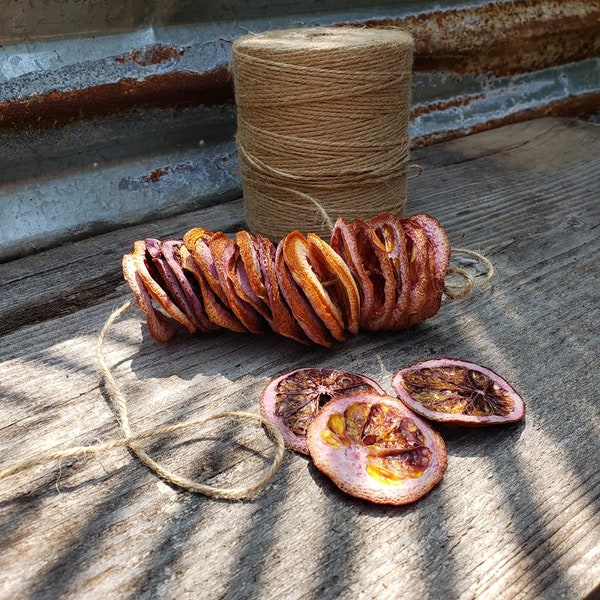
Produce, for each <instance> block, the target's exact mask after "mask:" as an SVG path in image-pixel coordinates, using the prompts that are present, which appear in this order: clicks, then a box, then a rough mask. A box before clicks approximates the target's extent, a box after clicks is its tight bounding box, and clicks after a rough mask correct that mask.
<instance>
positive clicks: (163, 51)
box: [114, 44, 188, 67]
mask: <svg viewBox="0 0 600 600" xmlns="http://www.w3.org/2000/svg"><path fill="white" fill-rule="evenodd" d="M187 49H188V48H173V47H170V46H165V45H163V44H155V45H154V46H150V47H148V48H144V49H142V50H135V51H134V52H130V53H128V54H124V55H122V56H115V58H114V60H115V62H118V63H122V64H123V63H127V62H134V63H135V64H136V65H139V66H140V67H147V66H149V65H158V64H160V63H165V62H169V61H172V60H174V59H176V58H179V57H180V56H183V55H184V54H185V51H186V50H187Z"/></svg>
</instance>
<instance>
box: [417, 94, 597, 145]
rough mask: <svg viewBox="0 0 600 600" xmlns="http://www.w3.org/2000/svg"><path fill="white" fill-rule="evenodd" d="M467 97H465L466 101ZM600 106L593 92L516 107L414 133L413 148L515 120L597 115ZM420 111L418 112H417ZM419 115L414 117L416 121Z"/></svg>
mask: <svg viewBox="0 0 600 600" xmlns="http://www.w3.org/2000/svg"><path fill="white" fill-rule="evenodd" d="M465 100H466V99H463V101H465ZM599 107H600V92H592V93H590V94H585V95H583V96H573V97H568V98H564V99H561V100H556V101H554V102H549V103H547V104H543V105H540V106H534V107H531V108H524V109H522V110H516V111H514V112H512V113H510V114H504V115H502V116H501V117H497V118H495V119H494V118H490V119H488V120H486V121H482V122H480V123H477V124H475V125H473V126H469V127H460V126H459V127H456V128H453V129H451V128H448V129H444V130H440V131H437V132H434V133H430V134H429V135H424V136H420V137H419V136H414V137H413V138H412V139H411V146H412V148H413V149H417V148H423V147H424V146H429V145H430V144H435V143H438V142H443V141H446V140H451V139H455V138H458V137H463V136H465V135H469V134H472V133H478V132H480V131H487V130H488V129H494V128H495V127H501V126H503V125H509V124H511V123H519V122H523V121H528V120H530V119H536V118H539V117H581V118H586V117H588V116H589V115H594V114H596V113H597V112H598V108H599ZM413 114H416V113H413ZM416 118H417V117H413V122H414V120H415V119H416Z"/></svg>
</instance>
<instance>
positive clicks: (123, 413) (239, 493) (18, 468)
mask: <svg viewBox="0 0 600 600" xmlns="http://www.w3.org/2000/svg"><path fill="white" fill-rule="evenodd" d="M135 304H136V302H135V300H129V301H127V302H126V303H125V304H123V305H122V306H120V307H119V308H117V309H116V310H114V311H113V312H112V313H111V314H110V316H109V317H108V319H107V320H106V322H105V324H104V327H103V328H102V331H101V332H100V335H99V336H98V343H97V346H96V357H97V360H98V366H99V368H100V371H101V372H102V374H103V376H104V381H105V386H106V391H107V393H108V395H109V397H110V399H111V401H112V403H113V406H114V409H115V410H116V412H117V420H118V422H119V426H120V429H121V432H122V433H123V437H122V438H119V439H114V440H109V441H108V442H104V443H101V444H94V445H90V446H74V447H71V448H66V449H63V450H55V451H51V452H48V453H45V454H41V455H39V456H36V457H34V458H32V459H30V460H26V461H23V462H20V463H17V464H15V465H13V466H11V467H8V468H6V469H3V470H1V471H0V480H1V479H4V478H6V477H10V476H11V475H15V474H17V473H21V472H23V471H26V470H28V469H31V468H32V467H35V466H38V465H41V464H45V463H48V462H52V461H56V460H62V459H65V458H75V457H79V456H83V455H94V454H100V453H102V452H106V451H107V450H111V449H113V448H120V447H124V446H126V447H127V448H129V450H130V451H131V452H133V454H135V455H136V456H137V458H138V459H139V460H140V461H141V462H142V463H143V464H144V465H146V466H147V467H148V468H149V469H151V470H152V471H154V473H156V474H157V475H158V476H159V477H161V478H162V479H164V480H165V481H167V482H169V483H171V484H173V485H176V486H178V487H180V488H182V489H184V490H186V491H188V492H193V493H197V494H204V495H205V496H210V497H212V498H220V499H225V500H244V499H248V498H252V497H254V496H255V495H256V493H257V492H258V491H259V490H260V489H261V488H263V487H264V486H266V485H267V484H268V483H269V481H271V479H272V478H273V476H274V475H275V473H276V471H277V469H279V467H280V466H281V463H282V461H283V456H284V453H285V443H284V440H283V436H282V435H281V433H280V432H279V430H278V429H277V428H276V427H275V426H274V425H272V424H271V423H270V422H269V421H267V420H266V419H264V418H263V417H262V416H260V415H257V414H254V413H249V412H241V411H229V412H221V413H215V414H210V415H207V416H205V417H201V418H199V419H191V420H188V421H182V422H181V423H177V424H175V425H167V426H163V427H155V428H153V429H150V430H147V431H142V432H139V433H133V431H132V430H131V427H130V425H129V412H128V410H127V401H126V398H125V396H124V395H123V393H122V392H121V390H120V388H119V386H118V385H117V382H116V380H115V378H114V377H113V375H112V373H111V370H110V367H109V365H108V363H107V362H106V358H105V356H104V341H105V338H106V335H107V334H108V332H109V330H110V328H111V327H112V325H113V323H114V322H115V321H116V320H117V319H118V318H119V317H120V316H121V315H123V314H124V313H125V312H127V311H128V310H129V309H130V308H131V307H132V306H134V305H135ZM225 418H232V419H245V420H251V421H255V422H257V423H260V425H262V426H263V427H264V428H265V429H266V430H267V432H268V434H269V437H270V438H271V440H272V442H273V444H274V446H275V455H274V457H273V460H272V462H271V465H270V466H269V468H268V469H267V470H266V472H265V473H264V474H263V476H262V477H261V478H260V479H259V480H258V481H256V482H254V483H251V484H249V485H243V486H238V487H230V488H224V487H217V486H212V485H207V484H203V483H198V482H197V481H194V480H192V479H188V478H187V477H183V476H181V475H178V474H177V473H174V472H172V471H169V470H168V469H166V468H164V467H163V466H162V465H161V464H159V463H158V462H156V461H155V460H154V459H153V458H152V457H150V456H149V455H148V454H147V453H146V451H145V450H143V449H142V448H141V447H140V446H139V444H138V442H141V441H143V440H148V439H151V438H156V437H161V436H164V435H167V434H169V433H174V432H176V431H179V430H181V429H186V428H189V427H194V426H198V425H202V424H204V423H207V422H209V421H214V420H216V419H225Z"/></svg>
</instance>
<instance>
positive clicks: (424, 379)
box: [392, 358, 525, 425]
mask: <svg viewBox="0 0 600 600" xmlns="http://www.w3.org/2000/svg"><path fill="white" fill-rule="evenodd" d="M392 386H393V388H394V389H395V390H396V393H397V394H398V397H399V398H400V400H401V401H402V402H403V403H404V404H405V405H406V406H408V407H409V408H410V409H412V410H413V411H414V412H416V413H417V414H419V415H421V416H423V417H426V418H427V419H431V420H433V421H442V422H447V423H458V424H463V425H493V424H495V423H511V422H514V421H519V420H521V419H522V418H523V417H524V416H525V402H524V401H523V398H522V397H521V396H520V395H519V394H518V393H517V392H516V391H515V389H514V388H513V387H512V386H511V385H510V384H509V383H508V382H507V381H506V380H505V379H503V378H502V377H500V375H498V374H497V373H494V371H492V370H491V369H488V368H486V367H482V366H481V365H478V364H476V363H472V362H468V361H465V360H460V359H456V358H441V359H433V360H425V361H420V362H418V363H415V364H414V365H411V366H410V367H406V368H404V369H400V370H399V371H397V372H396V373H395V374H394V377H393V379H392Z"/></svg>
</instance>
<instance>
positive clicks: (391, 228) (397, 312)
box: [369, 213, 411, 331]
mask: <svg viewBox="0 0 600 600" xmlns="http://www.w3.org/2000/svg"><path fill="white" fill-rule="evenodd" d="M369 225H370V226H371V227H372V228H373V231H374V232H375V234H376V236H377V239H378V240H379V242H380V244H381V246H382V248H383V249H384V251H385V253H386V254H387V256H388V258H389V260H390V262H391V265H392V272H393V274H394V282H395V286H396V291H395V300H394V307H393V309H392V315H391V318H390V319H388V320H387V322H384V323H383V325H382V329H384V330H389V331H394V330H398V329H403V328H405V327H407V321H408V319H407V313H408V310H409V302H410V287H411V285H410V270H409V257H408V251H407V241H406V234H405V232H404V228H403V227H402V222H401V220H400V219H399V218H398V217H396V216H395V215H392V214H390V213H383V214H381V215H377V216H376V217H373V218H372V219H371V220H370V221H369Z"/></svg>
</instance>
